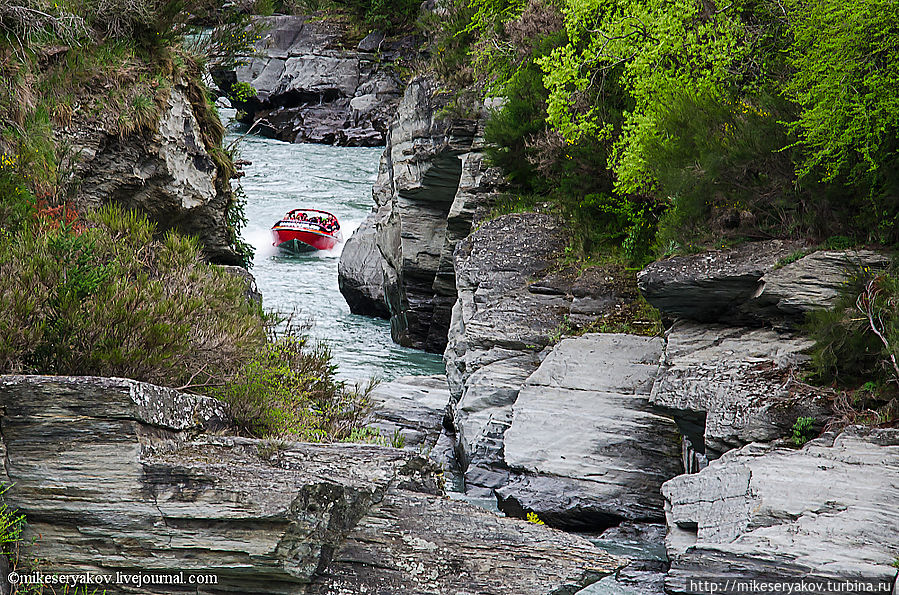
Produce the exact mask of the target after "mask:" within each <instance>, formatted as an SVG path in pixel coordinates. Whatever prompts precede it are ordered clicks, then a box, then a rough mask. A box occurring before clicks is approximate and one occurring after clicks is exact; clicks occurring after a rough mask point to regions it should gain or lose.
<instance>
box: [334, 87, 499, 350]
mask: <svg viewBox="0 0 899 595" xmlns="http://www.w3.org/2000/svg"><path fill="white" fill-rule="evenodd" d="M446 101H447V96H446V95H445V94H444V93H443V92H442V91H441V89H440V88H439V86H438V85H437V84H436V83H435V82H434V81H433V80H431V79H429V78H427V77H423V78H417V79H415V80H413V81H412V82H411V83H410V84H409V86H408V87H407V88H406V92H405V94H404V95H403V99H402V101H401V102H400V104H399V107H398V110H397V114H396V118H395V120H394V121H393V123H392V124H391V126H390V131H389V133H388V137H387V147H386V149H385V150H384V155H383V156H382V158H381V165H380V168H379V174H378V179H377V181H376V183H375V186H374V190H373V198H374V202H375V206H374V210H373V213H372V215H371V216H369V218H368V219H366V221H365V222H364V223H363V224H362V226H360V227H359V229H358V230H357V231H356V232H355V233H354V234H353V236H352V237H351V238H349V239H348V240H347V242H346V246H345V248H344V252H343V254H342V256H341V259H340V268H339V271H338V275H339V276H338V281H339V284H340V288H341V291H342V292H343V295H344V297H345V298H346V299H347V302H348V303H349V305H350V309H351V310H352V311H353V312H355V313H359V314H375V315H382V316H385V317H389V318H390V320H391V332H392V335H393V339H394V340H395V341H396V342H398V343H400V344H402V345H407V346H410V347H416V348H419V349H426V350H428V351H434V352H441V351H443V349H444V347H445V345H446V333H447V328H448V327H449V320H450V310H451V308H452V304H453V302H455V298H456V289H455V285H454V276H453V273H452V268H451V263H452V250H453V248H454V247H455V244H456V242H457V241H458V240H460V239H461V238H463V237H465V236H466V235H467V234H468V232H469V231H470V230H471V226H472V221H473V219H474V217H475V213H476V212H478V210H479V209H482V208H484V207H485V205H486V204H487V203H488V202H489V200H490V198H491V197H492V196H493V193H494V192H495V191H496V188H497V187H498V186H499V184H500V181H501V177H500V176H499V175H498V173H497V172H496V170H492V169H490V168H487V167H486V166H485V165H484V163H483V140H482V138H481V136H480V128H479V121H478V120H475V119H472V120H466V119H453V118H450V117H448V116H446V115H445V114H444V108H445V106H446Z"/></svg>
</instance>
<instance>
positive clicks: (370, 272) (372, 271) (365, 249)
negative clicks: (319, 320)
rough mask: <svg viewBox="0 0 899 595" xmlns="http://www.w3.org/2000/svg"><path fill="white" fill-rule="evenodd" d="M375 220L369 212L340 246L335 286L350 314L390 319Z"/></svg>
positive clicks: (382, 261) (374, 216)
mask: <svg viewBox="0 0 899 595" xmlns="http://www.w3.org/2000/svg"><path fill="white" fill-rule="evenodd" d="M376 217H377V215H376V213H371V214H370V215H369V216H368V217H367V218H366V219H365V221H363V222H362V224H361V225H360V226H359V227H358V228H357V230H356V231H355V232H353V235H352V236H350V237H349V238H348V239H347V240H346V242H345V243H344V245H343V251H342V252H341V254H340V262H338V263H337V286H338V288H339V289H340V293H341V294H343V298H344V299H345V300H346V303H347V305H349V307H350V312H352V313H353V314H361V315H363V316H376V317H378V318H390V310H388V309H387V301H386V300H385V299H384V272H385V271H384V257H383V256H381V251H380V249H379V248H378V230H377V228H376Z"/></svg>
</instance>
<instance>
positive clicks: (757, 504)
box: [662, 427, 899, 593]
mask: <svg viewBox="0 0 899 595" xmlns="http://www.w3.org/2000/svg"><path fill="white" fill-rule="evenodd" d="M662 493H663V494H664V496H665V500H666V516H667V519H668V531H669V532H668V538H667V546H668V556H669V558H670V560H671V570H670V572H669V575H668V578H667V580H666V587H667V589H668V590H669V592H673V593H685V592H692V590H691V589H690V588H689V585H688V581H689V579H691V578H692V579H694V580H698V579H703V578H722V577H724V578H730V579H737V578H743V579H753V578H757V579H767V580H772V579H773V580H777V579H790V578H803V579H805V580H816V579H862V578H864V579H871V580H883V581H886V582H887V583H888V584H891V585H892V584H894V582H895V580H896V576H897V572H899V571H897V569H896V568H895V567H894V566H893V565H892V564H893V562H894V561H895V559H896V557H897V556H899V541H897V540H896V535H897V534H899V508H897V507H896V502H899V430H895V429H892V430H877V429H870V428H862V427H854V428H848V429H846V430H844V431H843V432H841V433H839V434H833V433H831V434H825V435H824V436H822V437H821V438H819V439H816V440H813V441H812V442H809V443H808V444H807V445H806V446H805V447H804V448H802V449H800V450H794V449H787V448H774V447H771V446H765V445H758V444H753V445H749V446H746V447H744V448H742V449H740V450H733V451H730V452H728V453H727V454H725V455H724V456H722V457H721V458H720V459H718V460H717V461H713V462H712V463H711V464H710V465H709V466H708V467H707V468H706V469H704V470H702V471H701V472H699V473H697V474H693V475H683V476H680V477H677V478H675V479H672V480H671V481H669V482H667V483H666V484H665V485H664V486H663V488H662Z"/></svg>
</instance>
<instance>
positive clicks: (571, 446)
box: [497, 334, 682, 530]
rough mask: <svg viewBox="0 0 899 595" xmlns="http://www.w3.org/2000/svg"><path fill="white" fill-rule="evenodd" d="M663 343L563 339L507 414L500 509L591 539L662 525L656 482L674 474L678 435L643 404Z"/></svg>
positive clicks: (609, 337)
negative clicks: (613, 529) (508, 475)
mask: <svg viewBox="0 0 899 595" xmlns="http://www.w3.org/2000/svg"><path fill="white" fill-rule="evenodd" d="M661 355H662V339H660V338H658V337H640V336H635V335H620V334H590V335H584V336H583V337H578V338H572V339H565V340H564V341H562V342H561V343H559V344H558V345H556V347H555V348H554V349H553V351H552V353H550V354H549V356H547V358H546V359H545V360H543V363H542V364H541V365H540V367H539V368H538V369H537V371H536V372H534V373H533V374H531V376H530V377H529V378H528V379H527V381H526V382H525V384H524V386H523V387H522V388H521V391H520V393H519V395H518V399H517V400H516V401H515V405H514V406H513V413H512V420H511V425H510V427H509V429H508V430H506V432H505V435H504V437H503V446H504V448H503V454H504V459H505V462H506V464H507V465H508V467H509V469H510V470H512V472H513V478H512V480H511V481H510V482H509V484H508V485H506V486H503V487H502V488H500V489H498V490H497V494H498V497H499V500H500V508H501V509H503V510H505V511H506V512H510V513H513V514H516V515H517V516H522V513H523V512H525V511H534V512H536V513H537V514H538V515H539V516H540V518H541V519H544V520H546V521H547V522H550V523H551V524H553V525H554V526H562V527H568V528H572V529H583V530H596V529H597V528H604V527H608V526H613V525H617V524H619V523H620V522H621V521H622V519H629V520H640V521H661V520H662V519H663V512H662V509H663V507H662V498H661V495H660V493H659V489H660V488H661V485H662V483H663V482H665V481H667V480H668V479H671V478H672V477H674V476H675V475H677V474H679V473H680V472H681V471H682V468H681V464H680V458H681V447H680V437H679V435H678V432H677V427H676V426H675V424H674V422H673V421H672V420H671V419H670V418H666V417H663V416H662V415H659V413H657V412H656V411H655V410H654V409H653V407H652V406H651V405H650V402H649V393H650V389H651V388H652V385H653V381H654V380H655V378H656V374H657V372H658V367H659V359H660V358H661Z"/></svg>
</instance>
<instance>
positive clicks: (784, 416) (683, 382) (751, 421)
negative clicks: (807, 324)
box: [651, 321, 833, 458]
mask: <svg viewBox="0 0 899 595" xmlns="http://www.w3.org/2000/svg"><path fill="white" fill-rule="evenodd" d="M812 344H813V342H812V341H811V340H809V339H807V338H804V337H801V336H798V335H794V334H791V333H786V332H777V331H774V330H769V329H760V328H747V327H731V326H722V325H703V324H697V323H692V322H685V321H682V322H678V323H676V324H675V325H674V326H673V327H672V328H671V329H670V330H669V331H668V333H667V343H666V347H665V355H664V359H663V365H662V369H661V373H660V375H659V379H658V381H657V382H656V383H655V385H654V386H653V390H652V399H651V400H652V403H653V404H654V405H656V406H658V407H660V408H662V409H663V410H667V411H669V412H671V413H672V414H673V415H674V416H675V418H676V419H677V420H678V423H679V424H680V427H681V430H682V431H683V432H684V434H685V435H686V436H687V439H688V440H690V442H691V445H692V447H693V448H694V449H696V450H697V451H698V452H699V453H701V454H705V455H706V456H707V457H709V458H714V457H716V456H718V455H720V454H721V453H723V452H726V451H727V450H730V449H731V448H738V447H740V446H743V445H745V444H748V443H750V442H755V441H771V440H776V439H778V438H782V437H784V436H786V435H788V434H789V433H790V428H791V427H792V425H793V423H794V422H795V421H796V419H797V418H798V417H812V418H814V419H815V420H816V422H817V423H819V424H821V425H823V424H824V423H825V422H826V421H827V419H828V418H829V417H830V403H829V400H830V399H831V398H832V396H833V395H832V391H830V390H828V389H826V388H822V387H812V386H809V385H807V384H805V383H803V382H801V381H800V376H801V372H800V370H799V365H800V364H802V363H803V362H805V361H806V360H807V359H808V356H806V355H805V352H806V351H807V350H808V349H809V348H810V347H811V346H812ZM706 449H707V450H708V452H706Z"/></svg>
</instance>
